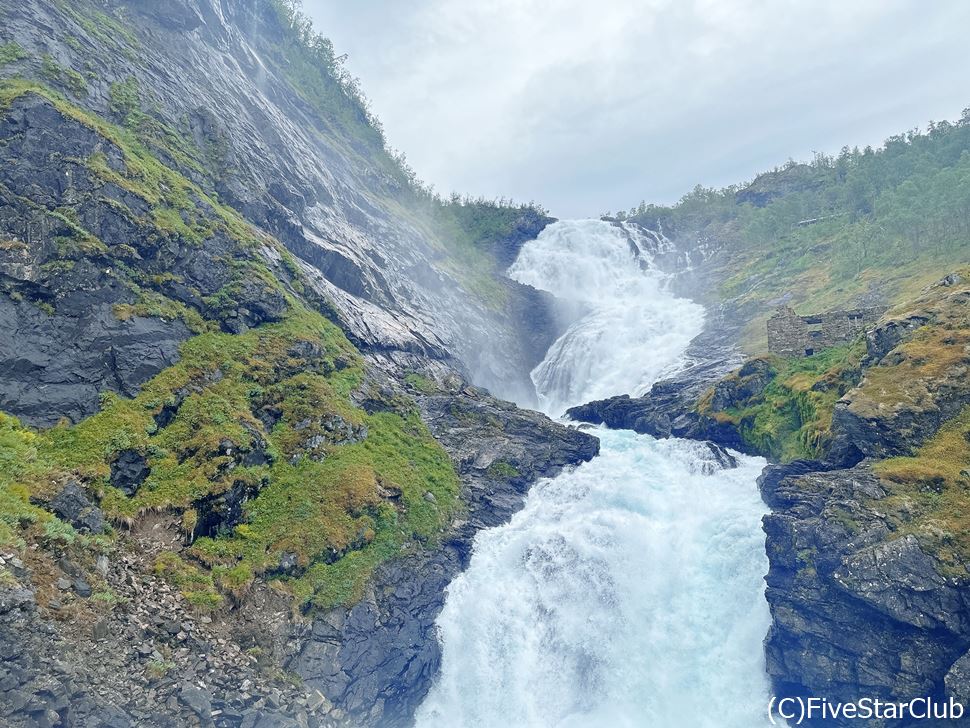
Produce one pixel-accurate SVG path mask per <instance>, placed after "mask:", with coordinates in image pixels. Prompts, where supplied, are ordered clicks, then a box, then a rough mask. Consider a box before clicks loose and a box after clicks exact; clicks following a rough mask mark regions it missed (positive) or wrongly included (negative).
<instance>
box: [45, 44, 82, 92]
mask: <svg viewBox="0 0 970 728" xmlns="http://www.w3.org/2000/svg"><path fill="white" fill-rule="evenodd" d="M40 75H41V77H43V78H45V79H47V80H48V81H50V82H51V83H54V84H57V85H58V86H63V87H65V88H67V89H68V90H69V91H70V92H71V93H72V94H73V95H74V96H76V97H83V96H87V94H88V84H87V81H85V80H84V76H82V75H81V74H80V73H78V72H77V71H75V70H74V69H73V68H64V67H63V66H60V65H59V64H58V63H57V62H56V61H55V60H54V59H53V58H52V57H51V56H49V55H46V54H45V55H44V56H43V57H42V58H41V61H40Z"/></svg>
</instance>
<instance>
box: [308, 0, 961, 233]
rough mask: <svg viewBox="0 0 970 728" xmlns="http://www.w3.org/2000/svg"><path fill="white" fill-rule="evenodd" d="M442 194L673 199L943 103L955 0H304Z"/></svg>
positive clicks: (956, 57) (614, 205)
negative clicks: (698, 188) (701, 187)
mask: <svg viewBox="0 0 970 728" xmlns="http://www.w3.org/2000/svg"><path fill="white" fill-rule="evenodd" d="M304 6H305V9H306V11H307V13H308V14H309V15H311V17H313V19H314V21H315V24H316V26H317V29H318V30H319V31H320V32H322V33H323V34H324V35H326V36H328V37H330V38H331V39H332V40H333V42H334V45H335V47H336V49H337V52H338V53H347V54H348V55H349V58H348V60H347V66H348V68H349V69H350V71H351V72H352V73H353V74H355V75H357V76H359V77H360V78H361V80H362V82H363V86H364V89H365V91H366V93H367V95H368V96H369V97H370V99H371V100H372V102H373V106H374V109H375V111H376V112H377V114H378V116H380V117H381V119H382V120H383V122H384V126H385V128H386V130H387V135H388V137H389V140H390V143H391V145H392V146H394V147H396V148H398V149H400V150H402V151H404V152H405V153H406V154H407V157H408V160H409V161H410V163H411V165H412V166H413V167H414V168H415V170H416V171H417V172H418V175H419V176H420V177H421V178H422V179H424V180H426V181H428V182H431V183H432V184H434V185H435V187H436V189H438V190H439V191H440V192H450V191H452V190H457V191H459V192H462V193H469V194H472V195H479V194H482V195H485V196H488V197H495V196H506V197H509V196H511V197H514V198H515V199H516V200H523V201H528V200H535V201H537V202H541V203H543V204H544V205H546V206H547V207H548V208H550V209H551V211H552V212H553V214H555V215H557V216H560V217H579V216H586V215H597V214H600V213H603V212H606V211H614V210H617V209H621V208H629V207H630V206H631V205H634V204H636V203H638V202H639V201H640V200H641V199H645V200H647V201H648V202H651V201H652V202H671V201H674V200H676V199H678V198H679V197H680V196H681V195H682V194H683V193H685V192H686V191H688V190H689V189H690V188H692V187H693V186H694V185H695V184H698V183H701V184H705V185H716V186H721V185H726V184H731V183H734V182H740V181H743V180H746V179H750V178H751V177H752V176H754V174H756V173H757V172H759V171H762V170H765V169H768V168H770V167H773V166H775V165H778V164H782V163H784V162H785V161H786V160H787V159H788V158H789V157H794V158H795V159H807V158H810V157H811V154H812V152H813V151H814V150H818V151H826V152H837V151H838V150H839V148H840V147H841V146H842V145H843V144H849V145H854V144H858V145H860V146H861V145H865V144H869V143H872V144H878V143H879V142H881V141H882V139H884V138H885V137H886V136H888V135H890V134H893V133H896V132H899V131H903V130H905V129H909V128H912V127H914V126H924V125H925V124H926V122H927V121H929V120H931V119H932V120H940V119H955V118H958V117H959V115H960V112H961V110H962V109H963V108H965V107H967V106H970V54H968V46H967V35H966V32H967V28H970V2H965V1H964V0H949V1H948V0H811V1H809V0H805V1H803V2H792V1H787V2H786V1H783V0H763V1H759V0H408V2H401V1H400V0H353V2H348V0H304Z"/></svg>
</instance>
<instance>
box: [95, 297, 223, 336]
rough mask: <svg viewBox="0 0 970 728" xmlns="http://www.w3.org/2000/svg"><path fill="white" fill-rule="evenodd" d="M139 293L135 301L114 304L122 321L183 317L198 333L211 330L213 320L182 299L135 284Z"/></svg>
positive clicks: (115, 310)
mask: <svg viewBox="0 0 970 728" xmlns="http://www.w3.org/2000/svg"><path fill="white" fill-rule="evenodd" d="M134 288H135V292H136V293H137V295H138V300H137V301H136V302H135V303H118V304H115V306H114V309H113V310H114V315H115V316H116V317H117V318H118V319H119V320H120V321H127V320H129V319H131V318H132V317H135V316H141V317H145V318H161V319H166V320H168V321H172V320H175V319H181V320H182V321H183V322H185V325H186V326H188V327H189V330H190V331H192V332H193V333H196V334H201V333H204V332H206V331H211V330H213V328H214V324H213V323H212V322H209V321H206V320H205V319H204V318H203V317H202V315H201V314H200V313H199V312H198V311H196V310H195V309H194V308H189V307H188V306H186V305H185V304H184V303H182V302H181V301H175V300H173V299H171V298H168V297H166V296H163V295H161V294H160V293H157V292H155V291H152V290H145V289H142V288H140V287H138V286H134Z"/></svg>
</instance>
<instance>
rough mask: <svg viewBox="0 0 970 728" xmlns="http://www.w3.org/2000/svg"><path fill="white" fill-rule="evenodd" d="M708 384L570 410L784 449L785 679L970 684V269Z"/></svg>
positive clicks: (774, 666)
mask: <svg viewBox="0 0 970 728" xmlns="http://www.w3.org/2000/svg"><path fill="white" fill-rule="evenodd" d="M701 374H702V375H703V374H704V372H703V371H702V372H701ZM700 379H701V380H703V376H701V377H700ZM702 389H703V388H702V387H699V386H698V384H697V378H695V379H694V380H689V379H688V380H687V381H683V380H678V381H673V382H661V383H658V384H657V385H655V386H654V388H653V390H652V391H651V392H650V393H649V394H648V395H647V396H645V397H642V398H629V397H618V398H613V399H611V400H605V401H602V402H593V403H590V404H588V405H585V406H582V407H578V408H575V409H573V410H571V411H570V414H571V416H573V417H574V418H576V419H580V420H585V421H592V422H605V423H606V424H608V425H610V426H614V427H631V428H633V429H636V430H638V431H640V432H647V433H650V434H653V435H655V436H658V437H668V436H671V435H674V436H681V437H692V438H698V439H707V440H713V441H715V442H718V443H720V444H722V445H725V446H728V447H733V448H736V449H740V450H744V451H747V452H751V453H756V454H762V455H766V456H768V457H769V458H772V459H774V460H775V461H776V462H777V461H782V462H783V464H776V465H771V466H769V467H768V468H767V469H766V470H765V472H764V473H763V475H762V476H761V478H760V479H759V485H760V487H761V492H762V496H763V498H764V500H765V502H766V503H767V504H768V505H769V506H770V507H771V509H772V513H771V514H770V515H768V516H766V517H765V520H764V529H765V533H766V547H767V551H768V556H769V560H770V571H769V574H768V576H767V585H768V588H767V599H768V602H769V605H770V607H771V612H772V627H771V631H770V633H769V635H768V637H767V639H766V642H765V649H766V656H767V665H768V672H769V674H770V675H771V676H772V678H773V679H774V680H775V683H776V690H777V691H778V693H779V694H793V695H817V696H823V697H826V698H828V699H830V700H856V699H859V698H862V697H870V698H875V697H878V698H881V699H884V700H909V699H912V698H915V697H920V696H926V695H934V696H939V697H946V696H950V695H952V696H954V697H956V698H957V699H960V700H965V699H966V697H967V695H968V682H967V670H966V667H965V666H966V664H967V663H968V661H970V657H966V654H967V651H968V650H970V631H968V625H970V570H968V566H970V529H968V524H967V522H966V520H965V514H966V513H967V512H968V508H970V502H968V501H967V495H966V494H967V490H968V488H970V284H968V282H967V272H966V271H962V272H961V273H959V274H954V275H950V276H947V277H946V278H944V279H943V280H941V281H939V282H938V283H937V284H935V285H933V286H931V287H929V288H927V289H926V290H925V291H924V292H923V293H922V294H921V295H920V296H919V297H918V298H916V299H915V300H913V301H910V302H907V303H904V304H901V305H899V306H897V307H895V308H894V309H893V310H891V311H889V312H888V313H887V314H886V315H885V316H884V317H883V319H882V320H881V321H880V322H879V324H878V325H877V326H876V327H875V328H874V329H872V330H871V331H869V332H868V333H867V334H866V338H865V341H864V342H858V343H856V344H852V345H849V346H847V347H844V348H842V349H833V350H829V351H826V352H821V353H819V354H816V355H815V356H814V357H808V358H806V359H798V360H789V361H783V360H777V359H770V358H757V359H752V360H749V361H748V362H746V363H745V364H744V366H742V367H741V368H740V369H739V370H737V371H736V372H734V373H732V374H729V375H728V376H726V377H723V378H721V379H720V380H718V381H717V382H716V383H715V384H714V385H713V386H711V387H710V388H709V389H707V391H706V392H703V393H702V394H699V392H700V391H701V390H702ZM826 724H827V725H828V724H832V723H826ZM849 724H852V723H851V722H850V723H846V725H849Z"/></svg>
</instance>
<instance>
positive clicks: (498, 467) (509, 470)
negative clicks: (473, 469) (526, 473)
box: [487, 460, 521, 480]
mask: <svg viewBox="0 0 970 728" xmlns="http://www.w3.org/2000/svg"><path fill="white" fill-rule="evenodd" d="M487 472H488V474H489V475H490V476H491V477H493V478H501V479H503V480H511V479H512V478H518V477H519V475H521V473H520V472H519V470H518V468H516V467H515V466H514V465H512V463H507V462H505V461H504V460H496V461H495V462H494V463H492V464H491V465H489V466H488V471H487Z"/></svg>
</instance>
